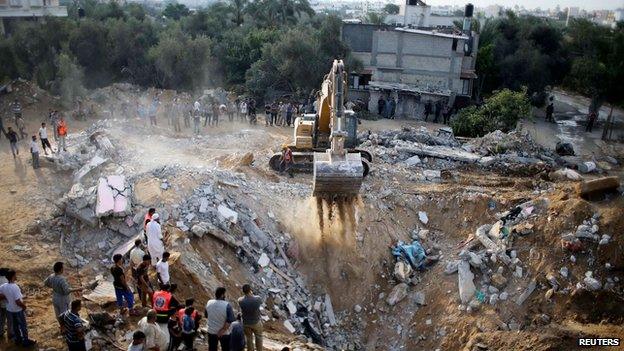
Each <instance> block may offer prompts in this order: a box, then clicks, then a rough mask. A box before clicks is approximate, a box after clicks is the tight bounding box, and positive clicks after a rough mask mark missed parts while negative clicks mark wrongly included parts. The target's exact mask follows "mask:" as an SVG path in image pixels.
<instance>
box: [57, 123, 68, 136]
mask: <svg viewBox="0 0 624 351" xmlns="http://www.w3.org/2000/svg"><path fill="white" fill-rule="evenodd" d="M56 130H57V132H58V135H60V136H65V135H67V125H66V124H65V122H59V125H58V127H57V129H56Z"/></svg>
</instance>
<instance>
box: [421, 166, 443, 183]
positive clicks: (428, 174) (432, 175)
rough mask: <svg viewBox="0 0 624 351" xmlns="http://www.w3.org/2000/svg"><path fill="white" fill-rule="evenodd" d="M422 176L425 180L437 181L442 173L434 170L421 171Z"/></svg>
mask: <svg viewBox="0 0 624 351" xmlns="http://www.w3.org/2000/svg"><path fill="white" fill-rule="evenodd" d="M423 176H424V177H425V179H427V180H430V181H432V180H439V179H440V178H441V177H442V172H440V171H438V170H434V169H425V170H423Z"/></svg>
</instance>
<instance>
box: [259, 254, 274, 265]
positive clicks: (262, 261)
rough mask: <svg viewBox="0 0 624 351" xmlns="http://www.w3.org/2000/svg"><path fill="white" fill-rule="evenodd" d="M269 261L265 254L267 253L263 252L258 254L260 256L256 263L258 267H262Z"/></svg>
mask: <svg viewBox="0 0 624 351" xmlns="http://www.w3.org/2000/svg"><path fill="white" fill-rule="evenodd" d="M269 263H271V259H269V256H267V254H265V253H264V252H263V253H262V255H260V258H259V259H258V264H259V265H260V267H262V268H264V267H266V266H268V265H269Z"/></svg>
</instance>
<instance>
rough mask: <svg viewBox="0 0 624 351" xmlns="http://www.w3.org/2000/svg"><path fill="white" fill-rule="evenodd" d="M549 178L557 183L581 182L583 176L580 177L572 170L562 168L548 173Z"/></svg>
mask: <svg viewBox="0 0 624 351" xmlns="http://www.w3.org/2000/svg"><path fill="white" fill-rule="evenodd" d="M549 177H550V179H551V180H559V181H563V180H574V181H579V180H583V176H582V175H580V174H579V173H578V172H576V171H575V170H572V169H569V168H562V169H559V170H556V171H554V172H552V173H550V174H549Z"/></svg>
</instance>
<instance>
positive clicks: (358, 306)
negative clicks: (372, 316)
mask: <svg viewBox="0 0 624 351" xmlns="http://www.w3.org/2000/svg"><path fill="white" fill-rule="evenodd" d="M353 310H354V311H355V313H360V312H362V306H360V305H355V306H353Z"/></svg>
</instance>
